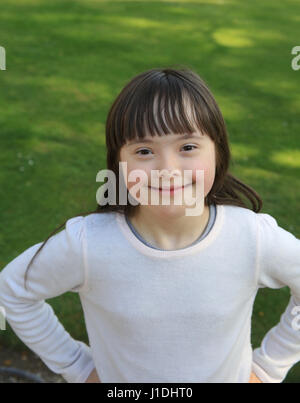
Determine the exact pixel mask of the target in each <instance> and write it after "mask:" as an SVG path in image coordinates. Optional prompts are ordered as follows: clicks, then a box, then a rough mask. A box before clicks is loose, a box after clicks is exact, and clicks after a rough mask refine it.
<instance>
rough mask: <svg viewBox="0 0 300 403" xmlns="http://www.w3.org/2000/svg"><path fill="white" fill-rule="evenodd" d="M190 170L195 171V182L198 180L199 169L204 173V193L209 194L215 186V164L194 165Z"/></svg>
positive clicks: (193, 175)
mask: <svg viewBox="0 0 300 403" xmlns="http://www.w3.org/2000/svg"><path fill="white" fill-rule="evenodd" d="M190 169H192V170H193V173H192V178H193V182H196V180H197V177H196V172H197V169H199V170H203V171H204V193H205V194H207V193H209V191H210V189H211V188H212V186H213V183H214V179H215V166H214V164H212V163H210V162H202V163H198V164H195V165H193V167H192V168H190ZM198 180H200V176H199V178H198Z"/></svg>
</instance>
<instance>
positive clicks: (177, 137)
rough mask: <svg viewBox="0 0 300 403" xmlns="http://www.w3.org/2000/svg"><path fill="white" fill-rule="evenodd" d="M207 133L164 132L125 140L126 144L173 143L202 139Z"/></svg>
mask: <svg viewBox="0 0 300 403" xmlns="http://www.w3.org/2000/svg"><path fill="white" fill-rule="evenodd" d="M206 136H207V135H206V134H204V133H201V132H194V133H191V134H189V133H187V134H173V133H172V134H166V135H163V136H158V135H156V136H145V137H144V138H142V139H139V138H138V139H133V140H130V141H128V142H127V145H128V146H132V145H136V144H153V143H174V142H177V141H182V140H187V139H195V140H199V141H203V140H204V139H205V137H206Z"/></svg>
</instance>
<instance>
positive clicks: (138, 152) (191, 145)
mask: <svg viewBox="0 0 300 403" xmlns="http://www.w3.org/2000/svg"><path fill="white" fill-rule="evenodd" d="M185 147H193V148H192V149H191V150H185V151H193V150H194V149H195V148H197V146H195V145H193V144H186V145H184V146H183V147H182V148H185ZM145 151H146V153H147V152H148V151H150V150H149V149H148V148H142V149H141V150H138V151H137V152H136V154H139V155H148V154H144V152H145Z"/></svg>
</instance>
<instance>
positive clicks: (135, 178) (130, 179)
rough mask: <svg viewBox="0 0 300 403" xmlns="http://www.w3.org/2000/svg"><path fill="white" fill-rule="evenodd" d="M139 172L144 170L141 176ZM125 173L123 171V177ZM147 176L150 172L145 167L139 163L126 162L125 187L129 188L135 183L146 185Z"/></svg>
mask: <svg viewBox="0 0 300 403" xmlns="http://www.w3.org/2000/svg"><path fill="white" fill-rule="evenodd" d="M135 171H136V172H135ZM141 172H144V175H143V176H142V175H141ZM125 174H126V172H125V173H124V177H125ZM148 177H149V178H150V173H149V172H148V170H146V169H145V167H143V168H142V167H140V166H139V164H130V163H127V178H126V180H127V189H131V188H132V187H133V186H135V185H137V184H141V185H142V186H148Z"/></svg>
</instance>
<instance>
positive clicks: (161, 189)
mask: <svg viewBox="0 0 300 403" xmlns="http://www.w3.org/2000/svg"><path fill="white" fill-rule="evenodd" d="M190 185H193V183H189V184H188V185H184V186H179V187H176V188H174V186H170V188H161V187H160V188H156V187H153V186H148V188H149V189H154V190H159V191H160V192H174V191H175V190H179V189H183V188H186V187H188V186H190Z"/></svg>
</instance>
